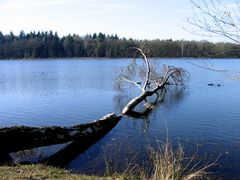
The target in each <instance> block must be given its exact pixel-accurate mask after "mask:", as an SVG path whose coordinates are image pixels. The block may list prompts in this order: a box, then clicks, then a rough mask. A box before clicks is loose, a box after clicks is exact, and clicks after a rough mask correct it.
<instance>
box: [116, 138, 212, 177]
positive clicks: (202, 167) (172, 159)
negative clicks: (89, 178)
mask: <svg viewBox="0 0 240 180" xmlns="http://www.w3.org/2000/svg"><path fill="white" fill-rule="evenodd" d="M195 155H196V154H195ZM195 155H193V156H192V157H189V158H186V157H185V155H184V151H183V147H182V146H178V148H177V150H176V151H173V148H172V146H171V144H170V143H169V142H165V143H162V144H161V145H160V146H159V148H158V150H157V151H155V150H153V149H152V148H149V157H150V161H151V165H152V167H151V169H152V170H151V172H149V169H141V168H140V167H139V166H138V165H136V164H129V165H128V168H126V170H125V171H124V173H122V174H121V175H118V179H120V180H125V179H126V180H127V179H130V180H135V179H137V180H146V179H147V180H204V179H206V180H207V179H210V177H208V176H209V174H210V173H209V172H207V170H208V169H209V168H210V167H212V166H214V165H216V164H215V162H214V163H205V164H201V163H200V162H196V161H195ZM115 177H117V176H115Z"/></svg>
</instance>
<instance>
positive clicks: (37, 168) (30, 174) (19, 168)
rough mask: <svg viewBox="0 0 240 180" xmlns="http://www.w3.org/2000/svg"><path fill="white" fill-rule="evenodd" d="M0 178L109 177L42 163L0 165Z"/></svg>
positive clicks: (85, 179) (71, 179) (83, 179)
mask: <svg viewBox="0 0 240 180" xmlns="http://www.w3.org/2000/svg"><path fill="white" fill-rule="evenodd" d="M0 179H2V180H21V179H29V180H30V179H31V180H43V179H49V180H53V179H54V180H55V179H59V180H60V179H64V180H65V179H68V180H79V179H81V180H98V179H99V180H107V179H111V178H101V177H95V176H85V175H79V174H72V173H70V172H69V171H66V170H64V169H58V168H54V167H50V166H44V165H39V164H38V165H16V166H0Z"/></svg>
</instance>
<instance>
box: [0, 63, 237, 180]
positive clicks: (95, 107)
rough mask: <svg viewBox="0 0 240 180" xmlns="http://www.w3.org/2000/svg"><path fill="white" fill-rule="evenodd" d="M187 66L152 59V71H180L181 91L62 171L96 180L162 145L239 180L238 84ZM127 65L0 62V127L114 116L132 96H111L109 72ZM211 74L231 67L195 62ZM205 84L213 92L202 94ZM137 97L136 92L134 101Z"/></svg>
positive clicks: (170, 94)
mask: <svg viewBox="0 0 240 180" xmlns="http://www.w3.org/2000/svg"><path fill="white" fill-rule="evenodd" d="M190 60H191V59H158V60H157V61H156V63H157V64H163V63H165V64H170V65H174V66H179V67H183V68H185V69H186V70H187V71H189V73H190V80H189V82H188V86H187V87H186V88H185V89H183V88H182V89H181V88H178V89H176V88H171V90H169V91H168V92H167V94H166V96H165V98H164V101H163V102H161V103H159V104H158V106H157V107H156V108H155V109H154V110H153V112H152V113H151V114H150V115H149V117H148V119H132V118H127V117H124V118H123V119H122V120H121V121H120V123H118V125H117V126H116V127H115V128H114V129H113V130H112V131H111V132H110V133H109V134H107V135H106V136H105V137H104V138H103V139H101V140H100V141H99V142H98V143H96V144H95V145H93V146H92V147H91V148H89V150H87V151H86V152H85V153H84V154H82V155H79V157H78V158H76V159H75V160H73V161H72V162H71V163H70V164H69V165H68V166H67V168H69V169H72V170H74V171H77V172H83V173H89V174H92V173H94V174H102V173H103V172H104V171H105V167H106V162H107V163H108V164H110V166H111V167H112V170H119V169H121V168H122V167H123V166H124V163H126V162H129V161H130V160H132V159H133V157H134V161H136V162H139V163H142V162H143V161H145V160H146V159H147V157H146V146H147V145H149V144H150V146H152V147H154V148H156V147H157V143H156V142H157V141H164V140H165V139H166V138H167V137H168V138H169V139H170V141H171V142H172V143H173V145H174V146H175V145H176V144H177V143H179V142H180V143H181V144H182V145H183V146H184V149H185V151H186V153H187V155H191V154H194V153H195V152H196V151H198V156H199V158H201V159H204V160H206V161H210V162H213V161H214V160H216V159H217V158H218V157H219V156H220V158H219V160H218V163H219V166H218V167H216V168H214V169H213V170H214V172H215V174H216V175H218V176H222V177H223V178H226V179H229V178H240V151H239V149H240V111H239V107H240V94H239V93H240V90H239V89H240V81H239V80H233V77H235V76H237V75H240V74H236V73H233V72H213V71H209V70H206V69H202V68H199V67H196V66H194V65H192V64H190V63H189V61H190ZM128 62H129V60H128V59H99V60H96V59H95V60H94V59H71V60H27V61H26V60H23V61H20V60H18V61H0V94H1V95H0V102H1V103H0V126H1V127H6V126H13V125H28V126H51V125H59V126H70V125H75V124H80V123H86V122H90V121H91V120H94V119H98V118H100V117H102V116H104V115H106V114H107V113H111V112H117V113H118V112H120V111H121V109H122V108H123V106H124V105H125V104H126V103H127V102H128V100H130V98H131V97H134V95H136V94H135V93H131V94H128V95H127V94H121V93H119V92H116V91H114V90H113V85H114V78H115V76H116V73H117V71H118V70H119V69H120V68H121V67H123V66H125V65H127V64H128ZM194 62H195V63H196V64H199V65H202V64H203V63H207V65H208V66H212V67H214V68H217V69H227V70H231V71H238V70H240V61H239V60H231V59H227V60H223V59H221V60H201V61H196V60H195V61H194ZM208 83H215V84H221V86H220V87H218V86H208ZM137 91H138V90H136V93H137Z"/></svg>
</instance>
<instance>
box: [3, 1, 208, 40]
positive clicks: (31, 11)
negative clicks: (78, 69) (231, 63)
mask: <svg viewBox="0 0 240 180" xmlns="http://www.w3.org/2000/svg"><path fill="white" fill-rule="evenodd" d="M191 15H192V8H191V3H190V0H0V30H1V31H2V32H3V33H9V32H10V31H13V32H14V33H15V34H18V33H19V31H20V30H24V31H25V32H30V31H34V30H35V31H38V30H40V31H46V30H52V31H57V32H58V34H59V35H60V36H62V35H66V34H68V33H71V34H72V33H76V34H79V35H85V34H87V33H94V32H104V33H106V34H115V33H116V34H118V35H119V36H120V37H126V38H130V37H131V38H134V39H157V38H159V39H169V38H172V39H174V40H176V39H187V40H191V39H195V40H201V39H206V37H200V36H196V35H193V34H191V33H188V32H187V31H185V30H184V28H188V26H189V24H188V23H186V19H187V18H188V17H191ZM183 27H184V28H183Z"/></svg>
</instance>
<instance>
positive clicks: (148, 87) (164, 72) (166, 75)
mask: <svg viewBox="0 0 240 180" xmlns="http://www.w3.org/2000/svg"><path fill="white" fill-rule="evenodd" d="M131 50H134V51H135V52H134V54H133V59H132V61H131V63H130V64H129V65H128V66H127V67H125V68H123V69H122V71H121V73H120V74H119V75H118V76H117V78H116V88H117V89H119V90H124V85H125V84H126V83H127V84H132V85H133V86H134V87H136V88H138V89H139V90H140V92H141V93H140V95H139V96H137V97H135V98H133V99H132V100H130V101H129V102H128V104H127V105H126V106H125V107H124V108H123V110H122V114H123V115H129V116H136V115H137V114H139V115H143V114H144V113H145V112H146V111H147V112H149V110H151V109H152V108H153V106H154V103H152V104H149V103H146V104H145V108H146V109H145V110H144V111H143V112H137V111H135V110H134V108H135V107H136V106H137V105H138V104H140V103H141V102H143V101H145V102H147V97H149V96H152V95H154V94H156V96H157V99H158V98H159V91H161V92H162V91H165V90H166V86H169V85H175V86H183V85H184V84H185V82H186V78H187V77H188V73H187V72H186V71H185V70H184V69H182V68H178V67H174V66H168V65H163V67H162V69H161V70H160V69H158V68H157V67H156V66H155V65H154V64H153V63H150V62H149V60H148V58H147V57H146V55H145V54H144V53H143V51H142V49H140V48H131ZM137 57H139V58H137ZM162 94H164V93H162ZM149 105H150V106H149ZM147 114H148V113H147Z"/></svg>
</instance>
